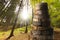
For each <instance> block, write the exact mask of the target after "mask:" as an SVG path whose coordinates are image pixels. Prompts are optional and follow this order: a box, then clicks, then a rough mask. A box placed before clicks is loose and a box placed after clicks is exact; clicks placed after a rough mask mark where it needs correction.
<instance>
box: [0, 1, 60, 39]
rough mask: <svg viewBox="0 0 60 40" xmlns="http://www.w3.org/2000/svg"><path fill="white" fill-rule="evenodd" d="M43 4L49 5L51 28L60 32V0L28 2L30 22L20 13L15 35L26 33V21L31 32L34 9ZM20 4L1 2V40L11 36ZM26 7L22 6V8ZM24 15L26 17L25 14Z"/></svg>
mask: <svg viewBox="0 0 60 40" xmlns="http://www.w3.org/2000/svg"><path fill="white" fill-rule="evenodd" d="M23 2H24V0H23ZM42 2H47V3H48V8H49V14H50V20H51V26H52V27H53V28H54V30H58V31H59V30H60V0H29V1H26V3H28V5H27V10H29V11H28V16H27V17H28V20H24V18H23V17H22V15H21V13H24V12H21V11H19V15H18V17H17V22H16V25H15V31H14V35H17V34H19V33H21V32H22V33H23V32H24V31H25V22H26V21H27V24H26V25H27V26H28V32H30V30H31V24H32V14H33V12H32V11H34V10H33V9H34V8H35V5H36V4H38V3H42ZM19 3H20V0H0V38H1V39H3V38H4V37H7V36H8V35H9V34H10V32H11V29H12V27H13V25H14V23H15V19H16V16H17V13H18V9H19V7H18V5H19ZM24 5H25V4H24ZM24 5H23V4H22V7H23V6H24ZM22 7H21V9H20V10H22ZM23 10H25V9H23ZM25 11H26V10H25ZM26 12H27V11H26ZM23 15H24V16H26V15H25V14H23Z"/></svg>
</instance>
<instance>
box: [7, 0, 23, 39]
mask: <svg viewBox="0 0 60 40" xmlns="http://www.w3.org/2000/svg"><path fill="white" fill-rule="evenodd" d="M22 2H23V0H22V1H21V3H19V10H18V12H17V15H16V19H15V22H14V25H13V27H12V30H11V33H10V36H9V37H8V38H7V39H6V40H8V39H10V38H11V37H12V36H13V32H14V29H15V26H16V22H17V18H18V15H19V12H20V8H22Z"/></svg>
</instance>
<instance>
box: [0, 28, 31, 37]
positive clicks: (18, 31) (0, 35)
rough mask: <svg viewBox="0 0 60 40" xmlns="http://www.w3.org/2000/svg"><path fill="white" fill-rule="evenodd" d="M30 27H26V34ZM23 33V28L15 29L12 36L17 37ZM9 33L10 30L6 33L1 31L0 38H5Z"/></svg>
mask: <svg viewBox="0 0 60 40" xmlns="http://www.w3.org/2000/svg"><path fill="white" fill-rule="evenodd" d="M30 29H31V28H30V27H28V32H30ZM24 31H25V27H22V28H17V29H15V30H14V35H18V34H20V33H21V32H24ZM10 33H11V30H8V31H2V32H0V38H5V37H8V36H9V35H10Z"/></svg>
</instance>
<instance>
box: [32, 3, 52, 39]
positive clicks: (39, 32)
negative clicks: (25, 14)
mask: <svg viewBox="0 0 60 40" xmlns="http://www.w3.org/2000/svg"><path fill="white" fill-rule="evenodd" d="M31 32H32V40H53V28H52V27H51V26H50V17H49V14H48V5H47V3H41V4H39V5H37V7H36V10H35V13H34V16H33V24H32V31H31Z"/></svg>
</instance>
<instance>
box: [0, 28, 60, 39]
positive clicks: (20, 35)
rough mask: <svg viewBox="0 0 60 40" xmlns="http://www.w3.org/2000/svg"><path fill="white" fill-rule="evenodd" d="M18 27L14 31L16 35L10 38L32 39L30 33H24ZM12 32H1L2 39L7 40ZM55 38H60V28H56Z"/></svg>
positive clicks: (0, 37)
mask: <svg viewBox="0 0 60 40" xmlns="http://www.w3.org/2000/svg"><path fill="white" fill-rule="evenodd" d="M18 30H19V29H16V30H15V32H14V36H12V37H11V38H10V39H9V40H30V36H29V34H30V33H27V34H26V33H23V32H20V31H18ZM9 34H10V31H7V32H1V33H0V40H5V39H6V38H7V37H8V36H9ZM54 40H60V28H54Z"/></svg>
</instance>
